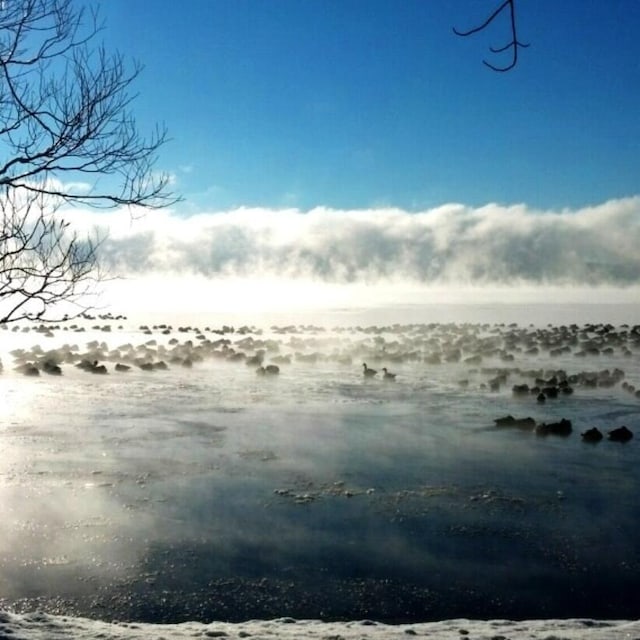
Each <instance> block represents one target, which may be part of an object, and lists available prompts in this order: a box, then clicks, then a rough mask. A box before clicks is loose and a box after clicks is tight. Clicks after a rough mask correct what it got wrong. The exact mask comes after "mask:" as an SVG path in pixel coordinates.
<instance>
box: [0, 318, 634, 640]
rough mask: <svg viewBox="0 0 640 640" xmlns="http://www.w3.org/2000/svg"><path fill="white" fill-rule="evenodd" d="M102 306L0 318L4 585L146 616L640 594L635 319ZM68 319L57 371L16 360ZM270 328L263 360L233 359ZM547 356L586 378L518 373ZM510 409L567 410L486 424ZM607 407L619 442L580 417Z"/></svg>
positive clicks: (466, 613) (518, 613) (45, 605)
mask: <svg viewBox="0 0 640 640" xmlns="http://www.w3.org/2000/svg"><path fill="white" fill-rule="evenodd" d="M85 324H87V323H85ZM101 324H104V323H101ZM117 324H118V323H111V325H112V331H110V332H103V331H94V330H92V329H91V326H94V325H93V324H92V323H88V324H87V326H88V330H87V331H85V332H75V331H73V330H71V328H70V327H69V328H67V330H66V331H64V330H63V328H62V327H61V328H59V329H57V330H54V331H53V334H54V335H53V337H46V335H45V334H41V333H34V332H33V331H29V332H22V331H19V332H13V331H4V332H1V333H0V340H2V347H1V350H2V351H3V354H2V360H3V363H4V372H3V373H2V374H1V376H0V387H1V391H2V398H3V401H2V402H3V404H2V416H1V421H0V446H1V447H2V453H3V455H2V459H1V460H0V499H1V503H2V505H3V518H2V520H1V521H0V559H1V562H0V594H2V596H3V597H2V600H1V604H2V606H3V607H4V608H11V609H12V610H13V611H16V612H24V611H34V610H39V611H46V612H49V613H53V614H65V615H81V616H88V617H92V618H101V619H106V620H111V619H121V620H138V621H145V622H152V623H158V622H161V623H175V622H183V621H189V620H199V621H211V620H221V621H243V620H248V619H252V618H261V619H268V618H277V617H281V616H291V617H294V618H298V619H304V618H307V619H316V618H318V619H324V620H357V619H362V618H370V619H375V620H379V621H384V622H392V623H417V622H423V621H426V620H441V619H445V618H461V617H464V618H484V619H486V618H512V619H520V618H568V617H569V618H575V617H580V618H582V617H589V618H594V617H595V618H619V619H628V618H638V617H640V601H639V600H638V598H637V593H638V592H639V587H640V539H639V538H638V536H637V532H636V529H637V525H638V522H640V505H639V503H638V500H637V495H638V488H639V486H638V485H639V481H640V475H639V474H638V471H637V469H638V463H639V462H640V454H639V453H638V442H637V436H638V435H640V398H638V396H637V394H636V393H635V388H639V387H640V341H639V338H640V336H639V335H638V333H637V332H635V331H633V330H632V326H633V325H631V326H630V327H616V328H615V330H614V329H613V328H611V329H609V330H607V331H605V330H604V329H603V325H594V326H591V327H585V326H580V328H576V329H575V330H571V331H570V332H569V333H570V334H571V335H574V336H575V340H573V339H570V338H569V337H568V334H559V333H558V330H557V329H553V330H552V329H550V328H548V327H546V328H545V331H540V332H537V331H536V330H535V329H532V328H530V327H527V326H526V325H525V326H520V327H509V326H506V325H502V326H496V325H488V324H486V325H449V324H447V325H440V324H433V325H410V326H409V325H407V326H399V327H395V328H390V327H386V328H380V327H378V328H373V327H369V328H367V327H360V328H351V329H340V330H339V331H332V330H329V329H324V328H322V329H321V328H319V327H309V326H306V327H300V326H296V327H289V328H287V329H286V330H285V329H284V328H282V327H281V328H278V329H275V328H270V327H265V328H264V329H263V330H262V333H260V332H258V331H257V330H256V329H251V330H247V331H244V332H242V333H239V332H238V331H237V329H236V331H234V332H233V333H231V332H226V333H222V331H221V328H220V327H215V329H216V332H214V331H212V330H211V328H210V330H208V331H207V330H206V329H205V328H201V330H196V329H195V328H192V329H190V330H185V331H178V330H177V328H176V327H174V328H173V329H172V330H171V331H170V332H164V329H163V328H160V327H157V328H155V329H154V328H152V327H151V328H150V333H149V332H148V331H145V330H143V329H140V328H139V327H138V326H133V327H132V326H129V325H126V324H125V325H123V329H122V330H118V329H117V328H116V325H117ZM614 336H615V337H614ZM171 341H174V343H173V344H172V343H171ZM221 341H222V342H221ZM96 342H97V345H96ZM103 342H104V343H105V344H104V345H103V344H102V343H103ZM560 342H562V343H563V344H565V346H568V350H563V351H562V352H560V353H557V354H555V355H553V356H552V355H550V351H551V349H556V348H559V345H558V344H556V343H560ZM145 343H147V344H145ZM534 343H535V344H534ZM64 344H66V345H67V346H68V347H69V348H68V349H67V350H66V352H65V353H67V354H69V355H67V356H66V359H67V360H68V361H63V362H62V363H61V365H60V366H61V369H62V375H61V376H56V375H46V374H45V373H41V374H40V375H39V376H37V377H30V376H24V375H22V374H21V373H18V372H17V371H15V370H14V366H15V365H16V364H18V363H19V362H24V361H29V362H35V363H38V364H39V366H42V362H43V360H44V359H45V357H47V356H45V355H43V354H44V353H46V352H47V351H48V350H50V349H52V348H54V347H56V348H59V347H61V346H62V345H64ZM128 344H131V345H132V347H135V348H134V349H133V351H132V350H130V349H129V348H128V347H126V346H125V345H128ZM34 345H39V346H40V347H41V348H40V349H38V348H36V349H35V350H33V349H32V347H33V346H34ZM74 345H77V347H78V348H77V349H73V348H71V347H73V346H74ZM141 345H145V346H144V348H139V347H140V346H141ZM535 346H537V348H538V352H537V353H536V352H535V350H534V347H535ZM18 347H20V348H24V349H26V350H27V353H26V354H25V353H19V352H18V353H17V354H15V353H14V355H13V356H11V355H9V354H8V352H9V351H11V350H14V349H16V348H18ZM596 347H597V349H598V351H597V354H596V351H595V348H596ZM116 348H118V353H117V354H115V353H113V352H112V350H113V349H116ZM178 349H179V350H180V357H181V358H182V360H181V361H176V362H171V357H172V356H173V355H176V353H177V351H176V350H178ZM185 349H186V350H187V351H188V353H189V354H190V356H191V357H192V359H193V360H194V361H193V366H191V367H185V366H182V364H183V360H184V358H185V357H186V356H185ZM260 349H264V350H265V352H266V354H265V358H264V364H267V363H269V362H274V361H277V362H278V363H279V365H278V366H279V367H280V373H279V375H277V376H263V375H257V374H256V366H255V365H247V364H246V360H247V359H248V358H251V357H252V356H254V355H255V354H256V353H257V352H259V351H260ZM589 349H591V350H589ZM229 350H233V351H235V352H239V351H242V353H244V354H245V357H244V358H240V357H238V358H236V359H235V360H234V359H233V358H232V357H231V354H230V353H229ZM456 350H458V351H459V353H457V352H456ZM63 352H64V350H62V351H58V352H57V353H58V354H60V353H63ZM214 352H215V353H214ZM197 355H201V356H202V360H201V361H198V359H197V358H195V357H194V356H197ZM142 356H144V358H143V359H146V360H147V361H150V362H158V361H159V360H161V359H162V360H164V361H165V362H167V363H168V369H167V370H160V369H158V370H152V371H146V370H143V369H141V368H140V367H139V366H138V364H141V362H138V363H137V364H136V360H135V359H136V358H140V357H142ZM287 356H290V359H291V362H290V363H287V362H286V357H287ZM435 356H439V357H440V364H436V358H435ZM48 357H51V356H48ZM82 358H88V359H89V360H90V361H91V362H93V360H94V359H95V360H98V361H99V362H100V363H104V364H105V365H106V366H107V368H108V370H109V373H108V374H107V375H98V374H93V373H90V372H88V371H86V370H81V369H79V368H78V367H76V366H74V365H75V364H77V362H79V361H80V360H81V359H82ZM283 358H285V360H283ZM469 358H472V360H469ZM116 362H123V363H124V362H127V363H128V364H129V365H130V366H131V367H132V368H131V370H130V371H128V372H127V373H117V372H115V371H114V366H115V364H116ZM362 362H367V364H368V365H369V366H371V367H374V368H376V369H378V371H379V373H378V375H377V376H375V377H374V378H373V379H370V380H367V379H365V378H364V376H363V373H362ZM384 366H386V367H388V368H389V370H391V371H393V372H395V373H396V374H397V377H396V380H395V382H387V381H384V380H383V379H381V375H382V367H384ZM616 370H618V371H623V372H624V377H623V378H619V379H618V378H615V376H613V374H614V372H615V371H616ZM560 372H562V373H566V375H567V377H570V376H572V375H577V374H579V373H583V374H584V373H588V374H589V376H591V375H592V374H593V375H596V374H597V375H596V378H595V380H596V383H595V385H593V384H592V383H591V382H589V380H591V378H590V377H589V376H587V378H584V377H583V378H581V380H582V382H580V381H576V382H575V383H573V386H572V388H573V393H572V394H560V395H559V397H557V398H549V399H547V400H546V402H544V403H540V402H538V401H537V400H536V397H535V395H534V394H527V395H524V396H521V395H514V394H513V393H512V386H513V385H514V384H521V383H525V382H526V383H528V384H530V385H533V384H534V380H535V377H536V375H538V374H540V375H542V376H543V377H544V378H545V379H549V378H550V377H551V376H552V375H553V374H558V373H560ZM605 372H609V376H607V375H606V374H605ZM500 375H502V376H504V377H505V381H504V382H503V383H502V384H500V385H499V388H498V389H497V390H496V388H495V387H496V385H495V379H496V377H497V376H500ZM614 378H615V379H614ZM492 381H494V384H492ZM506 415H513V416H516V417H526V416H531V417H533V418H534V420H535V421H536V422H537V423H550V422H555V421H559V420H561V419H562V418H565V419H570V420H571V421H572V423H573V432H572V433H571V434H570V435H569V436H568V437H560V436H554V435H549V436H546V437H541V436H539V435H536V434H535V432H534V431H533V430H528V429H520V428H504V427H496V426H495V424H494V420H495V419H496V418H498V417H501V416H506ZM622 424H624V425H626V426H627V427H628V428H629V429H631V431H632V432H634V433H635V434H636V438H634V439H632V440H631V441H630V442H628V443H625V444H623V443H617V442H611V441H609V440H608V439H607V438H606V437H605V438H604V439H603V440H602V441H601V442H599V443H597V444H589V443H585V442H583V441H582V438H581V437H580V433H581V432H582V431H585V430H586V429H587V428H590V427H593V426H596V427H598V428H599V429H600V430H601V431H602V432H603V433H605V434H606V432H607V431H608V430H610V429H613V428H615V427H619V426H621V425H622ZM16 620H17V619H16ZM20 620H24V619H22V618H20ZM14 622H15V620H14ZM16 624H17V623H16ZM578 628H580V627H578ZM123 633H124V632H123ZM186 633H187V631H186V630H185V634H186ZM189 633H190V631H189ZM292 633H293V632H292ZM451 633H453V634H454V635H455V634H458V627H456V628H455V631H454V630H452V631H451ZM483 633H484V632H483ZM487 633H488V632H487ZM549 633H551V632H549ZM492 635H494V636H495V635H500V634H499V632H496V631H494V632H492ZM503 635H504V634H503ZM123 637H129V636H126V635H123ZM130 637H136V636H130ZM141 637H143V636H141ZM178 637H181V636H178ZM185 637H187V636H185ZM567 637H572V636H570V635H569V636H567ZM575 637H583V636H575ZM594 637H595V636H594ZM598 637H604V636H598Z"/></svg>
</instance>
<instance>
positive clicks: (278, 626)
mask: <svg viewBox="0 0 640 640" xmlns="http://www.w3.org/2000/svg"><path fill="white" fill-rule="evenodd" d="M411 636H417V637H420V636H422V637H425V638H429V639H430V640H460V639H462V638H469V640H471V639H473V640H484V639H487V640H489V639H490V640H498V639H500V640H525V639H527V640H623V639H625V640H637V639H638V638H640V621H623V620H608V621H600V620H590V619H568V620H523V621H510V620H486V621H485V620H466V619H456V620H445V621H442V622H427V623H419V624H407V625H386V624H379V623H376V622H373V621H369V620H360V621H352V622H321V621H317V620H294V619H293V618H279V619H276V620H252V621H248V622H242V623H224V622H213V623H210V624H202V623H199V622H186V623H182V624H166V625H158V624H142V623H125V622H111V623H109V622H102V621H96V620H89V619H86V618H73V617H67V616H52V615H47V614H41V613H30V614H24V615H17V614H13V613H9V612H6V611H0V640H8V639H9V638H11V639H12V640H62V639H64V640H80V639H82V640H89V639H91V638H95V639H98V638H99V639H101V640H152V639H153V640H160V639H165V640H182V639H183V638H184V639H186V638H253V639H255V640H258V639H260V640H262V639H265V640H267V639H270V638H279V639H280V638H282V639H286V638H291V639H294V638H295V639H296V640H303V639H305V640H315V639H318V640H356V639H357V640H363V639H367V640H369V639H370V640H391V639H393V638H406V637H411Z"/></svg>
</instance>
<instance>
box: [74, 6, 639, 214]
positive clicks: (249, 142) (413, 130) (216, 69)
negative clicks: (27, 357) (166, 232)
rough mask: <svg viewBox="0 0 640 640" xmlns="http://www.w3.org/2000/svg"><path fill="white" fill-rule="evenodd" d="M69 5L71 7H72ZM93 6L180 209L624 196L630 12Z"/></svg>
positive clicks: (635, 59) (580, 201) (633, 37)
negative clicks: (124, 60)
mask: <svg viewBox="0 0 640 640" xmlns="http://www.w3.org/2000/svg"><path fill="white" fill-rule="evenodd" d="M78 1H80V0H78ZM500 1H501V0H402V1H401V2H400V1H398V0H184V2H180V3H177V2H169V1H160V0H158V1H154V2H151V1H148V0H107V1H104V2H102V3H101V6H100V15H101V17H102V18H103V19H104V22H105V31H104V32H103V34H102V38H103V40H104V42H105V44H106V46H107V48H115V49H118V50H119V51H120V52H121V53H123V54H124V55H125V56H127V57H131V58H134V59H136V60H138V61H139V62H140V63H142V64H143V65H144V67H145V68H144V71H143V73H142V75H141V76H140V78H139V79H138V80H137V81H136V83H135V89H136V90H137V91H138V92H139V96H138V98H137V99H136V101H135V103H134V105H133V109H134V113H135V114H136V116H137V118H138V121H139V125H140V127H141V129H143V130H150V129H151V127H152V126H153V123H154V122H161V123H164V124H166V126H167V128H168V130H169V134H170V137H171V142H169V143H168V144H167V145H166V146H165V147H164V148H163V149H162V151H161V154H160V159H159V168H161V169H163V170H166V171H169V172H171V173H175V174H176V177H177V185H176V187H177V189H178V190H179V191H180V192H181V193H182V195H183V196H184V197H185V202H184V203H183V205H182V206H183V207H184V210H185V211H197V210H204V211H213V210H222V209H228V208H230V207H235V206H238V205H250V206H262V207H273V208H278V207H283V206H294V207H298V208H300V209H303V210H306V209H310V208H312V207H315V206H319V205H325V206H328V207H334V208H369V207H375V206H382V205H391V206H396V207H400V208H403V209H405V210H408V211H417V210H422V209H427V208H430V207H434V206H437V205H440V204H443V203H447V202H461V203H464V204H467V205H470V206H480V205H483V204H485V203H488V202H498V203H503V204H512V203H521V202H522V203H526V204H527V205H528V206H530V207H534V208H544V209H546V208H553V209H562V208H564V207H570V208H577V207H582V206H585V205H589V204H596V203H600V202H604V201H606V200H609V199H612V198H619V197H625V196H631V195H635V194H638V193H640V36H639V34H640V2H638V1H637V0H561V1H558V0H517V2H516V7H517V12H518V13H517V16H518V27H519V37H520V39H521V40H522V41H524V42H528V43H530V47H529V48H528V49H522V50H520V58H519V63H518V65H517V67H516V68H515V69H514V70H512V71H511V72H509V73H506V74H498V73H495V72H492V71H490V70H488V69H487V68H486V67H485V66H484V65H483V64H482V59H483V58H485V57H487V59H490V60H492V61H494V62H496V63H500V62H501V61H502V60H503V59H504V58H500V57H495V56H492V54H491V53H490V52H489V50H488V47H489V46H490V45H493V46H501V45H502V44H504V43H505V42H506V38H508V29H507V26H508V25H507V22H506V21H507V15H506V13H505V15H504V16H503V17H502V18H501V19H500V20H499V21H496V23H495V25H494V26H493V27H492V28H491V30H490V32H488V33H486V34H482V35H478V36H475V37H473V38H459V37H456V36H455V35H454V34H453V33H452V27H453V26H457V27H459V28H460V29H464V28H469V27H472V26H474V25H476V24H478V23H479V22H481V21H482V20H483V18H484V17H486V16H487V15H488V14H489V13H490V12H491V11H492V10H493V9H494V8H496V7H497V6H498V5H499V4H500Z"/></svg>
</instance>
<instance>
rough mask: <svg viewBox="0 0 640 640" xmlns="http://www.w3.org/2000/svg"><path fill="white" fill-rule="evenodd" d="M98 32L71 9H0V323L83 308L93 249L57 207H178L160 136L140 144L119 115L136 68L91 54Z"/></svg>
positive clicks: (51, 3)
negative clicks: (163, 168) (159, 163)
mask: <svg viewBox="0 0 640 640" xmlns="http://www.w3.org/2000/svg"><path fill="white" fill-rule="evenodd" d="M101 29H102V26H101V25H100V24H99V23H98V16H97V13H96V12H95V11H93V12H87V11H86V10H85V9H84V8H82V7H81V5H79V3H78V2H77V0H2V2H0V324H2V323H6V322H10V321H14V320H21V319H25V320H38V321H39V320H54V319H61V318H60V315H62V314H59V316H58V318H56V317H55V316H53V315H52V314H54V313H58V310H60V309H64V311H65V312H66V313H65V315H66V314H69V315H71V316H73V315H79V314H80V313H83V312H84V311H86V310H87V309H89V308H90V307H89V306H88V305H87V298H86V296H87V295H88V294H90V293H92V291H93V286H94V285H95V284H96V283H97V282H98V281H100V280H101V279H102V278H103V275H102V274H101V273H100V270H99V265H98V259H97V257H98V255H97V254H98V249H99V245H100V241H99V239H98V238H91V237H87V238H80V237H79V236H78V235H77V234H76V233H75V232H74V231H73V230H72V229H71V228H70V225H69V223H68V222H66V221H65V220H64V219H63V218H61V217H60V207H61V206H62V205H64V204H72V205H73V204H81V205H89V206H91V207H107V208H109V207H119V206H124V207H143V208H157V207H164V206H167V205H169V204H172V203H174V202H176V201H177V200H178V198H176V197H175V196H174V195H173V194H172V193H171V192H170V190H169V187H170V184H171V181H170V176H169V175H168V174H166V173H158V172H156V171H155V169H154V167H155V164H156V160H157V153H158V150H159V148H160V147H161V146H162V145H163V144H164V143H165V141H166V139H167V133H166V129H165V128H164V127H156V129H155V130H154V131H152V132H151V134H150V135H149V136H148V137H144V136H142V135H141V134H140V132H139V130H138V127H137V124H136V121H135V119H134V117H133V115H132V114H131V111H130V108H131V105H132V101H133V99H134V98H135V95H134V94H132V93H131V86H132V84H133V82H134V81H135V80H136V78H137V77H138V75H139V74H140V72H141V67H140V66H139V65H138V64H131V65H128V64H127V63H126V61H125V59H124V57H123V56H122V55H120V54H119V53H115V54H110V53H108V52H107V51H106V50H105V49H104V48H103V47H102V46H99V45H94V42H95V40H96V38H97V36H98V34H99V33H100V31H101Z"/></svg>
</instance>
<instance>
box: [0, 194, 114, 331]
mask: <svg viewBox="0 0 640 640" xmlns="http://www.w3.org/2000/svg"><path fill="white" fill-rule="evenodd" d="M57 213H58V211H57V208H56V207H55V206H52V205H51V199H50V198H48V197H47V196H46V195H43V194H39V193H33V192H31V191H28V190H20V191H19V190H16V189H14V188H13V187H5V190H4V192H3V193H2V194H0V324H1V323H6V322H10V321H14V320H54V319H60V317H52V316H51V315H50V313H49V312H50V310H51V309H52V308H54V307H56V306H57V305H59V304H60V303H65V306H66V313H65V314H64V315H79V314H80V313H82V312H84V311H86V310H87V309H88V308H89V306H87V305H86V301H85V300H86V296H87V295H88V294H90V293H91V292H92V288H93V286H94V285H95V283H97V282H98V281H99V280H100V279H101V275H100V273H99V270H98V263H97V251H98V248H99V245H100V240H99V239H98V238H95V239H92V238H86V239H81V238H80V237H79V236H78V235H77V234H76V233H74V232H72V231H71V229H70V225H69V223H68V222H66V221H65V220H64V219H62V218H59V217H58V215H57ZM74 309H75V312H74V311H73V310H74Z"/></svg>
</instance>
